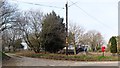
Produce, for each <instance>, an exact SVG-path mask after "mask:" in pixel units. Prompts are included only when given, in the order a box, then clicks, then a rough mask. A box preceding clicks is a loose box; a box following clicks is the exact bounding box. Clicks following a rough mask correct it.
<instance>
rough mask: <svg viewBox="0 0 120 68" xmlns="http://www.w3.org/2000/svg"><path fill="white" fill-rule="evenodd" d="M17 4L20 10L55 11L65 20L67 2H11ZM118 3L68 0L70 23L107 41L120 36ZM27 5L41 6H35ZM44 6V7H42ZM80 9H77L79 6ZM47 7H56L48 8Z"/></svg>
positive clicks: (43, 0) (34, 0)
mask: <svg viewBox="0 0 120 68" xmlns="http://www.w3.org/2000/svg"><path fill="white" fill-rule="evenodd" d="M9 1H10V2H11V3H16V4H17V5H18V8H19V9H20V10H29V9H32V10H34V9H40V10H41V11H43V12H44V13H50V12H51V11H52V10H54V11H55V12H56V13H57V14H58V15H60V16H61V17H63V18H65V9H62V8H65V4H66V2H67V0H9ZM118 1H119V0H68V4H69V5H71V4H72V2H74V3H75V4H74V5H72V6H70V7H69V11H68V12H69V15H68V16H69V23H76V25H80V26H82V27H83V28H85V29H86V31H88V30H97V31H99V32H101V34H102V35H103V37H104V38H105V40H106V41H108V40H109V38H110V37H111V36H116V35H118ZM27 3H34V4H41V5H33V4H27ZM42 5H44V6H42ZM76 5H77V6H78V7H77V6H76ZM47 6H56V7H59V8H55V7H47Z"/></svg>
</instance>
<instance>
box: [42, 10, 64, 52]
mask: <svg viewBox="0 0 120 68" xmlns="http://www.w3.org/2000/svg"><path fill="white" fill-rule="evenodd" d="M65 36H66V34H65V24H64V23H63V18H60V16H57V15H56V13H55V12H54V11H52V13H50V14H47V15H46V16H45V19H44V21H43V23H42V33H41V38H42V40H41V42H42V47H43V48H44V49H45V51H48V52H51V53H56V52H57V51H59V50H61V49H63V47H64V46H65Z"/></svg>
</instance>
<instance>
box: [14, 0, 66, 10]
mask: <svg viewBox="0 0 120 68" xmlns="http://www.w3.org/2000/svg"><path fill="white" fill-rule="evenodd" d="M12 1H16V2H21V3H26V4H31V5H38V6H44V7H52V8H58V9H64V8H62V7H58V6H51V5H43V4H37V3H30V2H23V1H17V0H12Z"/></svg>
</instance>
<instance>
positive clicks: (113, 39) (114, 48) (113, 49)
mask: <svg viewBox="0 0 120 68" xmlns="http://www.w3.org/2000/svg"><path fill="white" fill-rule="evenodd" d="M109 42H110V43H111V45H110V52H111V53H117V41H116V37H111V38H110V41H109Z"/></svg>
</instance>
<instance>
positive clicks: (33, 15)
mask: <svg viewBox="0 0 120 68" xmlns="http://www.w3.org/2000/svg"><path fill="white" fill-rule="evenodd" d="M18 19H19V20H20V22H18V23H17V25H18V27H19V29H20V30H21V31H22V32H23V34H22V37H23V39H24V40H25V42H26V43H27V45H28V46H29V47H30V48H31V49H32V50H34V52H35V53H39V52H40V50H41V37H40V36H41V23H42V19H43V13H42V12H41V11H39V10H35V11H33V10H29V11H26V12H23V14H22V15H21V16H20V17H19V18H18Z"/></svg>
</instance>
